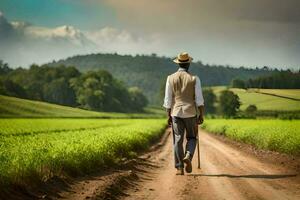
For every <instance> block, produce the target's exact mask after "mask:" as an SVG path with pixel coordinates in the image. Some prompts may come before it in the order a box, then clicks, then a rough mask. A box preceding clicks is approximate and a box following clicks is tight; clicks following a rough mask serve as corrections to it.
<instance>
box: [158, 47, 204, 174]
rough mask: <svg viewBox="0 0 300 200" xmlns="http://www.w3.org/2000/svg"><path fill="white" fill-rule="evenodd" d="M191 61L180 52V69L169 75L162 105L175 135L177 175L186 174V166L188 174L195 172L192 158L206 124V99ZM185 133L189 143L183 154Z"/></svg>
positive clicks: (187, 55) (178, 58)
mask: <svg viewBox="0 0 300 200" xmlns="http://www.w3.org/2000/svg"><path fill="white" fill-rule="evenodd" d="M192 60H193V58H192V57H190V56H189V54H188V53H186V52H184V53H180V54H179V55H178V56H177V58H176V59H174V60H173V61H174V62H175V63H177V64H178V65H179V69H178V71H177V72H175V73H173V74H172V75H169V76H168V78H167V81H166V90H165V99H164V105H163V106H164V107H165V108H166V110H167V113H168V117H169V119H168V123H169V125H171V124H172V129H173V134H174V135H173V136H174V156H175V168H177V172H176V175H184V170H183V168H184V164H185V165H186V166H185V171H186V172H187V173H191V172H192V158H193V155H194V152H195V148H196V146H197V134H198V133H197V130H198V129H197V126H198V124H202V123H203V114H204V100H203V95H202V89H201V83H200V79H199V77H198V76H193V75H192V74H190V73H189V72H188V70H189V66H190V63H191V61H192ZM197 114H198V117H197ZM185 130H186V139H187V144H186V148H185V152H184V150H183V137H184V131H185Z"/></svg>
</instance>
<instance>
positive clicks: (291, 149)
mask: <svg viewBox="0 0 300 200" xmlns="http://www.w3.org/2000/svg"><path fill="white" fill-rule="evenodd" d="M202 128H204V129H206V130H207V131H209V132H211V133H216V134H220V135H225V136H227V137H229V138H231V139H233V140H238V141H241V142H245V143H248V144H252V145H254V146H256V147H258V148H262V149H268V150H273V151H278V152H282V153H288V154H294V155H300V134H299V130H300V120H279V119H207V120H205V122H204V124H203V125H202Z"/></svg>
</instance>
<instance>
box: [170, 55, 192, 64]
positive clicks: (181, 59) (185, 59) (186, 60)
mask: <svg viewBox="0 0 300 200" xmlns="http://www.w3.org/2000/svg"><path fill="white" fill-rule="evenodd" d="M192 60H193V58H192V57H190V56H189V54H188V53H187V52H183V53H180V54H178V56H177V58H175V59H174V60H173V62H175V63H177V64H179V63H190V62H192Z"/></svg>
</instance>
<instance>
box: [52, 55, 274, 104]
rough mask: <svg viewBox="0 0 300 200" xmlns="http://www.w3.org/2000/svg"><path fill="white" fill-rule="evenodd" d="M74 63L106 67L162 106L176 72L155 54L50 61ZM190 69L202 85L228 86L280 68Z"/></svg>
mask: <svg viewBox="0 0 300 200" xmlns="http://www.w3.org/2000/svg"><path fill="white" fill-rule="evenodd" d="M62 64H63V65H66V66H75V67H76V68H77V69H79V70H80V71H82V72H85V71H88V70H98V69H103V70H107V71H109V72H110V73H112V75H113V76H114V77H116V78H118V79H120V80H122V81H123V82H125V83H126V84H127V85H128V86H138V87H139V88H141V89H142V90H143V92H144V93H145V95H146V96H147V97H148V99H149V101H150V103H151V104H158V105H161V104H162V102H161V98H160V95H159V94H160V92H159V91H160V88H161V87H163V86H162V85H163V84H165V79H166V77H167V75H169V74H171V73H174V72H175V71H176V70H177V66H176V64H175V63H173V62H172V59H171V58H167V57H158V56H156V55H155V54H152V55H136V56H131V55H118V54H90V55H80V56H74V57H70V58H67V59H64V60H60V61H56V62H55V61H54V62H52V63H50V64H49V65H51V66H59V65H62ZM190 71H191V72H192V73H194V74H196V75H198V76H199V77H200V79H201V83H202V85H203V86H204V87H205V86H215V85H229V84H230V83H231V81H232V79H235V78H240V79H242V80H247V79H249V78H254V77H258V76H262V75H268V74H271V73H274V72H276V71H278V70H271V69H269V68H267V67H264V68H261V69H259V68H256V69H248V68H244V67H240V68H233V67H229V66H217V65H204V64H202V63H201V62H195V63H193V64H192V65H191V67H190Z"/></svg>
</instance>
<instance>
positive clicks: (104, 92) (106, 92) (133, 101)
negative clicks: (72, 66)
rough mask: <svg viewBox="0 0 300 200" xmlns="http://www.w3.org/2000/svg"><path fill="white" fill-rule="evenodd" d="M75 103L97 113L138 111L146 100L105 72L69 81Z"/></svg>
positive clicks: (83, 75) (85, 75)
mask: <svg viewBox="0 0 300 200" xmlns="http://www.w3.org/2000/svg"><path fill="white" fill-rule="evenodd" d="M71 86H72V88H74V90H75V91H76V96H77V102H78V103H79V104H80V105H82V106H83V107H85V108H88V109H92V110H98V111H115V112H130V111H133V110H134V111H137V110H138V111H140V110H142V108H143V106H145V105H146V100H145V99H144V96H143V94H142V92H141V91H140V90H139V89H131V90H130V91H128V90H127V88H126V87H125V86H124V84H123V83H122V82H120V81H118V80H116V79H114V78H113V76H112V75H111V74H110V73H109V72H107V71H105V70H99V71H96V72H93V71H90V72H87V73H85V74H82V75H81V76H80V77H79V78H76V79H72V80H71Z"/></svg>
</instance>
